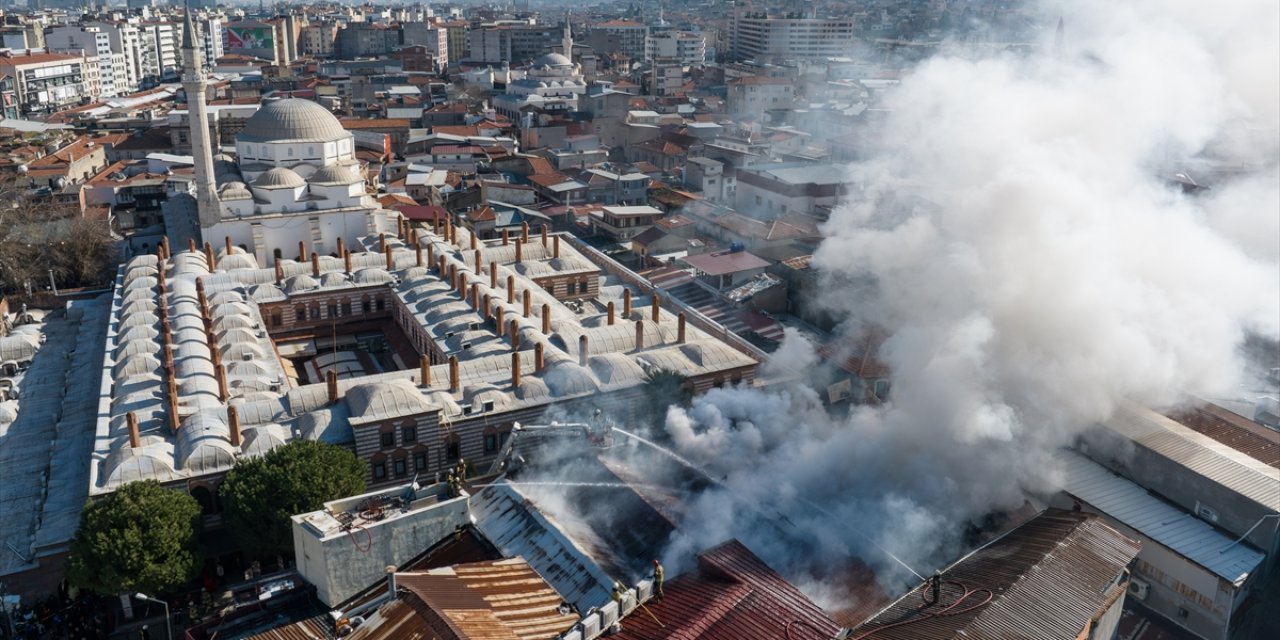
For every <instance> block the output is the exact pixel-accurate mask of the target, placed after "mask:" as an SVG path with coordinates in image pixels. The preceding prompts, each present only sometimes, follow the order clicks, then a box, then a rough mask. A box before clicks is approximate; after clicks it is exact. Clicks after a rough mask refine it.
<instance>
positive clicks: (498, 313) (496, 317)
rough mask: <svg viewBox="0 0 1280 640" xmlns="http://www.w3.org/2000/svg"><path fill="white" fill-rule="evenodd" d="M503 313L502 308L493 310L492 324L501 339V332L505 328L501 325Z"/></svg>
mask: <svg viewBox="0 0 1280 640" xmlns="http://www.w3.org/2000/svg"><path fill="white" fill-rule="evenodd" d="M503 311H504V309H503V308H502V307H498V308H496V309H494V310H493V324H494V325H495V326H496V327H497V330H498V337H499V338H501V337H502V332H503V331H504V330H505V328H506V327H505V325H504V324H503V323H502V314H503Z"/></svg>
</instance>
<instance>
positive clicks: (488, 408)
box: [481, 400, 493, 411]
mask: <svg viewBox="0 0 1280 640" xmlns="http://www.w3.org/2000/svg"><path fill="white" fill-rule="evenodd" d="M481 406H482V407H483V409H484V411H493V401H492V400H485V401H484V404H483V405H481Z"/></svg>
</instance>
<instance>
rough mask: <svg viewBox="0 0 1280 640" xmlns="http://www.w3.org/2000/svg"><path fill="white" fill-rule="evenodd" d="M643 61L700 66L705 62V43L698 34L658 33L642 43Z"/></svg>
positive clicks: (682, 32) (685, 32) (652, 34)
mask: <svg viewBox="0 0 1280 640" xmlns="http://www.w3.org/2000/svg"><path fill="white" fill-rule="evenodd" d="M644 59H645V60H646V61H649V62H652V61H654V60H655V59H668V60H676V61H678V62H679V63H680V64H682V65H685V66H702V65H703V64H705V63H706V60H707V41H706V39H704V38H703V37H702V34H700V33H692V32H689V31H660V32H657V33H651V34H649V35H648V37H646V38H645V41H644Z"/></svg>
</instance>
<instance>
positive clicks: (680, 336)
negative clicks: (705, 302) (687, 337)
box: [676, 311, 684, 344]
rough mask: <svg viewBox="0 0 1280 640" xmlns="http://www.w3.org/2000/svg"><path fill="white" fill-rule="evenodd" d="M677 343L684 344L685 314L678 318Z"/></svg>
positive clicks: (682, 313)
mask: <svg viewBox="0 0 1280 640" xmlns="http://www.w3.org/2000/svg"><path fill="white" fill-rule="evenodd" d="M676 320H677V324H676V342H678V343H680V344H684V312H683V311H681V312H680V314H679V315H677V316H676Z"/></svg>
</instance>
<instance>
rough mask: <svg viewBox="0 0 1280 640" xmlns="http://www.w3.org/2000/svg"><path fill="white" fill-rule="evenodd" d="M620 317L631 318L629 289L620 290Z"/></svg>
mask: <svg viewBox="0 0 1280 640" xmlns="http://www.w3.org/2000/svg"><path fill="white" fill-rule="evenodd" d="M622 317H624V318H630V317H631V289H623V290H622Z"/></svg>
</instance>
